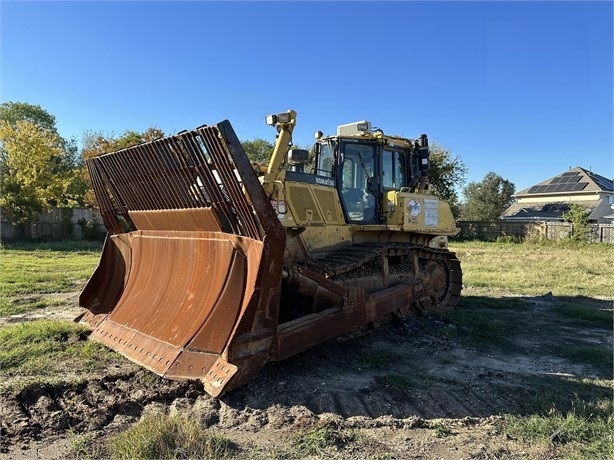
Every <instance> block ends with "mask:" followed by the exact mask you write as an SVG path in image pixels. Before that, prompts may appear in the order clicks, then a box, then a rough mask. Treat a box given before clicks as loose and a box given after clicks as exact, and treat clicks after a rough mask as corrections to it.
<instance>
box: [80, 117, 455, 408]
mask: <svg viewBox="0 0 614 460" xmlns="http://www.w3.org/2000/svg"><path fill="white" fill-rule="evenodd" d="M296 118H297V114H296V112H295V111H294V110H288V111H286V112H282V113H279V114H274V115H269V116H267V117H266V122H267V124H269V125H271V126H272V127H274V128H275V129H276V140H275V145H274V149H273V153H272V155H271V158H270V160H269V162H268V164H266V165H262V164H257V163H252V162H251V161H250V160H249V158H248V156H247V155H246V153H245V151H244V149H243V147H242V144H241V142H240V141H239V139H238V138H237V135H236V133H235V131H234V129H233V127H232V125H231V123H230V122H229V121H228V120H224V121H222V122H220V123H217V124H215V125H203V126H200V127H198V128H196V129H193V130H191V131H183V132H180V133H178V134H176V135H173V136H169V137H166V138H163V139H158V140H154V141H151V142H148V143H144V144H140V145H137V146H134V147H129V148H126V149H123V150H119V151H117V152H113V153H108V154H104V155H101V156H98V157H95V158H92V159H89V160H87V168H88V172H89V175H90V178H91V181H92V186H93V189H94V192H95V196H96V200H97V204H98V207H99V210H100V214H101V217H102V220H103V222H104V225H105V227H106V230H107V236H106V239H105V242H104V246H103V249H102V254H101V256H100V261H99V265H98V267H97V268H96V270H95V271H94V273H93V275H92V276H91V278H90V279H89V281H88V282H87V284H86V286H85V287H84V289H83V290H82V292H81V294H80V297H79V304H80V305H81V306H82V307H83V308H84V313H83V314H82V315H81V317H80V318H78V321H80V322H82V323H84V324H86V325H88V326H89V327H90V328H91V330H92V331H91V333H90V336H89V337H90V339H92V340H95V341H98V342H101V343H103V344H105V345H107V346H108V347H110V348H111V349H113V350H115V351H117V352H119V353H121V354H123V355H124V356H125V357H127V358H128V359H130V360H132V361H134V362H136V363H138V364H140V365H141V366H144V367H145V368H147V369H149V370H151V371H153V372H154V373H156V374H158V375H160V376H163V377H165V378H169V379H200V380H201V381H202V382H203V385H204V388H205V390H206V391H207V392H208V393H209V394H210V395H212V396H213V397H221V396H222V395H224V394H225V393H226V392H228V391H230V390H233V389H235V388H238V387H240V386H242V385H244V384H245V383H247V382H248V381H249V380H250V379H252V378H253V377H254V376H255V375H256V374H257V373H258V372H259V370H260V369H261V368H262V367H263V366H264V365H265V364H266V363H268V362H271V361H280V360H283V359H286V358H288V357H290V356H292V355H295V354H296V353H299V352H302V351H304V350H306V349H308V348H310V347H313V346H315V345H317V344H319V343H322V342H324V341H327V340H330V339H332V338H334V337H337V336H340V335H343V334H345V333H347V332H349V331H352V330H361V329H364V328H369V327H373V326H377V325H379V324H380V323H382V322H386V321H388V320H389V319H390V318H394V317H401V318H403V317H405V316H407V315H412V314H420V313H421V312H426V311H430V310H434V309H439V308H444V307H452V306H455V305H456V304H457V302H458V300H459V296H460V293H461V288H462V271H461V267H460V262H459V260H458V259H457V258H456V257H455V254H454V253H453V252H451V251H450V250H449V249H448V236H452V235H455V234H456V233H457V232H458V229H457V228H456V222H455V220H454V217H453V215H452V212H451V210H450V207H449V205H448V203H446V202H445V201H442V200H440V199H438V198H437V197H436V196H434V195H433V194H431V193H430V192H429V185H428V172H429V145H428V138H427V136H426V135H424V134H422V135H420V136H419V137H417V138H416V139H407V138H403V137H399V136H393V135H387V134H385V133H384V131H383V130H381V129H378V128H376V127H373V126H372V125H371V123H370V122H368V121H365V120H363V121H359V122H355V123H349V124H344V125H341V126H338V127H337V132H336V135H328V136H324V134H323V133H322V132H321V131H318V132H316V139H315V143H314V145H313V149H311V150H306V149H298V148H292V147H293V143H292V134H293V131H294V128H295V126H296Z"/></svg>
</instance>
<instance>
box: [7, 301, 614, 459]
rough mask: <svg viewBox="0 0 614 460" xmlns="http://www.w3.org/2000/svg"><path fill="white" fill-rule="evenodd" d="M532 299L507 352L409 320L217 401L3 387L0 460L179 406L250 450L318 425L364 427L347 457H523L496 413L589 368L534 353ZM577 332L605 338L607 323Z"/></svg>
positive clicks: (320, 349)
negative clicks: (524, 326) (524, 327)
mask: <svg viewBox="0 0 614 460" xmlns="http://www.w3.org/2000/svg"><path fill="white" fill-rule="evenodd" d="M533 300H534V299H529V300H528V304H529V305H533V308H532V309H529V310H528V311H522V312H520V313H519V320H522V321H525V322H526V323H527V330H526V332H523V333H522V334H520V335H518V337H516V338H515V339H516V340H515V343H514V346H513V347H509V349H506V348H500V349H493V348H492V347H480V346H475V344H471V343H468V342H467V341H463V340H461V339H458V336H457V335H455V334H456V333H457V332H458V331H456V330H455V326H454V325H452V324H449V323H447V322H446V321H442V320H440V319H438V318H437V317H436V316H432V317H428V316H426V317H421V318H410V319H408V320H405V321H404V322H398V323H393V324H390V325H388V326H387V327H386V328H383V329H377V330H373V331H370V332H368V333H366V334H365V335H363V336H360V337H357V338H352V339H349V340H348V339H347V337H342V338H339V339H337V340H332V341H329V342H327V343H324V344H322V345H320V346H317V347H315V348H312V349H310V350H308V351H306V352H304V353H301V354H299V355H297V356H295V357H292V358H289V359H287V360H285V361H283V362H279V363H269V364H268V365H266V366H265V367H264V368H263V369H262V370H261V372H260V373H259V374H258V375H257V376H256V377H255V378H254V379H253V380H252V381H250V382H249V383H248V384H247V385H245V386H244V387H242V388H239V389H237V390H235V391H233V392H231V393H229V394H228V395H226V396H225V397H223V398H221V399H214V398H212V397H211V396H209V395H208V394H206V393H205V392H204V390H203V386H202V384H201V382H199V381H169V380H164V379H161V378H159V377H157V376H155V375H153V374H152V373H150V372H148V371H146V370H142V369H139V370H137V371H125V370H124V371H119V372H114V373H113V375H92V376H91V377H90V378H87V379H86V380H84V381H81V382H77V383H68V382H60V383H55V384H41V383H37V384H30V385H28V386H26V387H25V388H24V389H22V390H20V391H19V392H10V391H8V390H7V391H5V392H4V393H2V394H0V417H1V428H0V430H1V431H0V457H2V458H24V459H26V458H37V457H39V458H43V457H44V458H67V457H68V458H70V457H71V456H72V457H77V456H78V455H77V454H76V452H75V445H74V444H75V441H74V440H75V439H81V438H80V437H83V438H85V437H87V438H88V439H91V440H92V441H91V444H92V445H96V446H98V448H100V446H102V445H103V444H104V442H105V439H107V438H108V437H109V436H110V435H112V434H114V433H117V432H119V431H121V430H124V429H126V428H127V427H129V426H131V425H132V424H134V423H135V422H137V421H138V420H139V419H141V418H142V417H144V416H147V415H153V414H169V415H173V414H178V415H183V416H189V417H192V418H193V419H195V420H197V421H198V422H199V423H201V424H202V425H203V426H206V427H209V429H211V430H213V431H215V432H218V433H221V434H224V435H226V436H228V437H229V438H230V439H232V440H233V442H235V443H238V444H239V445H241V446H242V448H243V449H245V451H246V452H253V451H254V449H255V450H256V451H258V452H275V451H279V450H281V451H283V450H284V449H286V448H287V447H288V445H289V444H291V442H292V439H293V438H294V437H295V436H296V434H297V433H299V432H300V431H301V430H306V429H310V428H313V427H316V426H320V425H322V424H326V425H328V426H334V427H336V428H339V429H352V430H359V431H360V433H361V436H363V438H362V441H361V443H360V446H358V447H347V449H346V450H344V451H343V458H366V457H368V456H369V455H375V454H382V455H383V454H386V455H388V456H389V457H387V458H398V459H402V458H523V457H526V455H527V451H526V449H531V447H530V446H526V445H523V444H522V443H520V442H519V441H517V440H513V439H510V438H508V437H506V436H504V435H503V434H502V433H500V432H499V430H498V428H497V426H498V421H499V420H500V415H501V414H503V413H518V414H525V413H527V414H530V413H531V412H526V411H527V410H534V408H530V409H527V400H529V399H531V398H532V397H535V395H536V394H537V395H540V396H539V397H541V398H543V399H544V400H545V402H546V403H549V402H554V400H553V401H549V400H548V398H549V397H550V395H549V394H548V392H547V391H546V392H544V389H547V388H551V387H556V388H558V389H559V391H560V392H563V393H566V394H570V395H573V394H574V393H577V392H578V390H579V387H578V386H577V385H579V383H578V382H577V381H576V380H574V379H570V378H569V376H570V375H576V376H579V377H583V376H586V375H592V371H591V369H590V366H588V365H579V364H578V365H575V364H574V365H572V364H571V363H568V362H566V361H564V360H562V359H561V358H560V357H557V356H552V355H549V354H543V353H542V352H541V351H542V350H541V349H540V348H539V346H538V345H539V344H540V343H541V342H542V341H543V337H540V336H539V335H537V336H536V335H535V331H538V330H540V328H541V327H546V326H548V324H549V321H550V320H551V318H550V317H549V316H548V315H543V314H540V311H541V310H542V309H544V308H548V305H551V304H552V302H555V301H556V299H551V298H547V299H542V298H537V299H535V300H534V303H533V304H531V302H532V301H533ZM540 321H541V323H540V324H535V323H536V322H540ZM583 334H586V335H587V336H589V337H593V338H595V340H598V341H599V343H604V342H603V340H607V339H604V337H607V336H609V331H604V330H589V329H584V332H583ZM556 337H557V336H556V334H555V335H554V336H552V335H550V336H548V341H551V340H553V339H555V338H556ZM436 427H439V429H437V428H436ZM353 449H354V450H353ZM540 454H541V453H536V452H535V451H534V450H533V451H532V455H537V456H539V455H540ZM543 454H544V455H546V454H547V453H543ZM271 457H272V456H271ZM248 458H250V457H249V455H248ZM251 458H253V457H251ZM382 458H384V457H382Z"/></svg>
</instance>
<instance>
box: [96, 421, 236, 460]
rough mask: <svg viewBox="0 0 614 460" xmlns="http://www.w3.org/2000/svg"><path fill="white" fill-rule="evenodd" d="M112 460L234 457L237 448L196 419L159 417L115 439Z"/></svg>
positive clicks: (112, 442) (111, 454)
mask: <svg viewBox="0 0 614 460" xmlns="http://www.w3.org/2000/svg"><path fill="white" fill-rule="evenodd" d="M108 450H109V454H110V456H111V458H114V459H135V458H143V459H145V458H151V459H153V458H160V459H162V458H163V459H176V458H199V459H226V458H233V455H232V454H233V452H234V450H235V449H234V446H233V444H232V443H231V442H230V440H229V439H228V438H226V437H224V436H221V435H218V434H214V433H210V432H209V431H208V430H207V428H206V427H204V426H202V425H200V424H198V423H197V422H195V421H194V420H191V419H189V418H185V417H179V416H166V415H157V416H149V417H145V418H143V419H141V421H139V422H138V423H137V424H136V425H133V426H131V427H130V428H128V429H127V430H125V431H123V432H121V433H119V434H117V435H115V436H113V437H112V438H111V439H110V441H109V445H108Z"/></svg>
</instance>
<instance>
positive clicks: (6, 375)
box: [0, 242, 614, 458]
mask: <svg viewBox="0 0 614 460" xmlns="http://www.w3.org/2000/svg"><path fill="white" fill-rule="evenodd" d="M100 250H101V245H100V244H92V243H78V242H76V243H57V244H47V245H43V246H40V245H39V246H34V245H4V246H2V247H0V318H10V317H11V316H12V315H23V314H27V313H28V312H35V311H37V310H39V309H41V308H56V307H58V308H60V307H62V306H65V305H66V304H67V303H68V302H69V301H68V300H66V299H65V298H63V297H62V296H58V294H61V293H75V292H78V291H79V290H80V289H82V287H83V286H84V284H85V282H86V281H87V279H88V277H89V276H90V275H91V274H92V273H93V271H94V269H95V267H96V265H97V263H98V259H99V255H100ZM451 250H452V251H455V252H456V254H457V256H458V258H459V259H460V260H461V264H462V269H463V285H464V290H463V293H462V299H461V305H460V307H461V308H458V309H455V310H452V311H448V312H445V313H442V314H440V315H439V316H438V317H439V318H441V321H443V322H444V323H445V324H448V325H449V327H447V328H445V329H437V330H434V331H433V334H438V335H440V336H441V335H442V334H443V335H444V336H445V338H448V339H449V340H451V341H457V342H461V343H464V344H469V346H471V347H478V348H483V349H486V350H493V353H501V352H505V351H506V350H509V349H512V348H514V347H518V341H517V340H515V339H518V337H524V336H528V337H535V340H539V343H538V344H537V345H534V346H532V348H527V350H529V349H530V350H531V352H532V353H537V356H535V357H534V358H535V359H538V358H540V357H541V356H545V355H550V356H556V357H559V358H560V359H561V360H565V362H567V363H569V364H570V365H576V364H577V365H578V366H580V365H582V366H584V365H589V366H592V368H593V369H595V372H596V375H593V376H591V377H560V376H552V377H549V376H545V377H543V378H540V379H538V380H535V379H533V380H530V381H529V380H528V381H527V384H526V394H524V395H523V398H525V402H524V403H523V404H524V406H523V407H522V410H515V411H509V412H504V413H501V414H499V415H501V416H502V417H503V418H502V422H501V425H500V426H499V428H498V429H500V430H502V431H503V432H505V433H506V436H508V437H509V439H512V440H515V439H518V440H522V442H524V443H526V445H531V444H540V445H544V446H546V447H545V449H546V450H548V449H550V450H548V452H549V456H550V458H608V457H609V455H610V454H611V453H612V449H614V443H613V441H612V431H614V423H613V419H612V411H613V406H612V398H611V397H612V383H613V380H612V350H611V349H609V350H608V349H607V348H604V347H603V345H601V344H597V343H593V342H591V341H590V340H589V339H590V337H587V336H586V335H583V333H582V332H583V331H603V332H605V333H607V332H608V331H611V330H612V321H613V320H612V318H613V317H612V301H613V300H614V287H613V286H614V283H613V282H614V247H612V246H607V245H597V244H592V245H590V244H575V245H570V244H514V243H481V242H454V243H452V244H451ZM552 298H555V299H556V302H550V300H551V299H552ZM542 299H543V301H544V302H547V305H548V308H546V309H541V310H540V309H537V310H535V312H536V313H533V312H534V310H533V309H531V308H532V305H533V304H535V303H539V302H541V301H542ZM72 302H74V300H73V301H72ZM529 311H530V312H531V315H535V316H534V317H533V318H534V320H535V321H534V323H535V324H533V322H522V321H519V320H518V318H519V317H520V316H521V315H520V314H521V313H525V315H524V317H526V316H527V314H526V313H527V312H529ZM428 324H430V323H425V324H424V325H423V328H424V329H425V330H426V329H427V328H428ZM438 324H439V323H438ZM83 334H84V329H83V328H82V326H80V325H78V324H74V323H70V322H65V321H53V320H44V321H42V320H38V321H28V322H20V323H16V324H12V323H11V322H7V323H6V324H5V325H4V326H2V327H0V379H5V383H4V384H3V387H4V388H8V387H7V386H6V385H9V386H10V384H7V383H6V382H7V381H9V379H10V378H14V377H16V376H17V377H19V379H18V380H19V381H20V382H21V383H20V384H19V385H23V379H24V378H25V379H27V378H32V379H37V380H51V381H53V380H57V379H58V376H61V375H62V373H63V372H65V371H66V370H67V367H71V368H72V369H71V370H72V371H74V372H76V373H79V372H80V373H83V374H85V375H87V374H88V372H90V371H92V370H97V369H101V368H103V367H104V366H105V365H107V364H108V363H111V362H112V361H113V360H117V359H120V358H118V357H117V355H114V354H113V353H112V352H110V351H108V350H107V349H106V348H104V347H102V346H99V345H98V344H94V343H92V342H89V341H84V340H82V338H83ZM563 336H564V340H563V339H562V337H563ZM525 338H526V337H525ZM399 353H400V351H396V350H370V351H366V352H364V353H363V355H362V356H361V358H360V359H361V361H362V363H363V364H364V365H365V366H366V368H367V369H370V370H376V371H377V370H380V371H382V373H383V374H382V376H381V377H380V378H379V383H381V385H384V386H387V387H390V388H393V389H394V390H395V391H399V392H411V391H412V381H411V380H410V379H409V378H408V377H407V376H405V375H400V374H398V373H397V372H392V371H391V372H388V367H387V366H389V363H390V362H393V361H398V360H401V359H403V357H402V356H400V354H399ZM448 359H451V358H448ZM414 383H415V382H414ZM520 384H522V382H520ZM502 391H507V390H502ZM544 394H547V395H548V396H547V397H544ZM433 423H434V425H433V426H435V425H436V426H437V427H438V428H437V430H435V431H436V435H437V437H441V438H447V437H449V436H450V432H449V428H447V427H446V426H444V425H439V424H438V423H439V422H437V423H435V422H433ZM156 427H160V428H159V432H157V433H154V432H153V431H155V430H156V429H157V428H156ZM152 430H153V431H152ZM327 430H328V431H327ZM329 431H330V432H329ZM169 433H170V434H169ZM331 433H332V434H331ZM340 433H341V434H343V436H341V434H340ZM333 434H334V435H335V436H333ZM350 434H351V436H350V435H349V434H347V433H345V432H341V431H338V430H337V431H335V430H332V431H331V428H330V427H329V428H327V429H324V428H322V427H318V428H317V429H314V430H313V431H309V430H307V431H302V432H301V433H299V435H298V436H297V437H296V438H295V439H294V440H293V441H292V442H293V443H294V444H293V445H294V449H295V451H294V453H293V454H292V455H294V456H292V455H290V456H289V457H284V458H301V455H314V456H316V457H318V458H320V457H321V458H324V456H325V453H324V452H325V449H324V448H325V447H326V446H327V443H333V444H334V443H337V444H339V443H340V441H339V439H338V438H339V437H340V436H341V437H342V438H343V442H348V443H351V442H358V441H357V440H359V439H360V438H359V436H358V435H357V434H356V433H354V432H352V433H350ZM131 436H132V437H131ZM169 437H170V438H172V439H170V440H169ZM173 437H174V438H173ZM136 439H138V442H137V441H136ZM186 439H187V440H189V442H188V441H186ZM331 439H333V441H331ZM165 440H169V442H171V443H175V442H177V441H179V442H183V443H184V444H183V445H184V446H187V445H192V441H194V442H193V449H195V450H193V451H192V452H191V453H190V452H186V451H185V449H184V450H183V451H181V455H188V456H189V455H192V456H198V455H209V456H211V457H213V458H217V457H228V456H230V455H231V454H230V450H229V447H228V446H229V443H230V442H231V441H232V439H230V440H228V439H226V438H220V437H215V436H212V435H210V434H209V433H207V432H205V431H203V432H201V431H199V429H198V427H195V426H194V425H193V424H191V423H184V421H181V420H168V419H155V418H154V419H151V418H150V419H144V421H143V425H140V424H137V425H135V426H134V429H132V430H129V431H125V432H124V433H123V435H122V436H121V437H118V438H115V439H114V440H113V442H111V444H110V445H109V446H110V447H109V449H110V451H107V453H109V452H110V453H111V454H113V455H114V456H115V457H116V458H129V457H130V456H134V455H144V454H146V455H153V456H156V454H160V455H161V454H164V455H166V456H168V457H171V458H172V457H173V455H175V454H173V452H172V449H171V450H169V446H168V445H167V444H165V442H166V441H165ZM181 440H183V441H181ZM138 443H144V444H145V445H146V446H149V447H151V445H152V443H153V444H156V443H158V444H159V445H158V447H156V448H157V449H158V450H156V451H148V450H142V451H139V450H138V445H139V444H138ZM314 446H315V447H314ZM548 446H549V447H548ZM186 448H187V447H186ZM113 449H115V451H113ZM144 449H145V448H144ZM198 449H201V450H198ZM202 449H205V450H204V451H203V450H202ZM322 449H324V450H322ZM203 452H204V453H203ZM271 458H272V457H271ZM381 458H393V457H381Z"/></svg>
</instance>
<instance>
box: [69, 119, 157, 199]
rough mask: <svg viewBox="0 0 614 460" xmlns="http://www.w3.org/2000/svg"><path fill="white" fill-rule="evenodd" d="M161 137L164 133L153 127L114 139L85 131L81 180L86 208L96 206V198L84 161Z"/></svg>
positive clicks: (125, 133)
mask: <svg viewBox="0 0 614 460" xmlns="http://www.w3.org/2000/svg"><path fill="white" fill-rule="evenodd" d="M163 137H164V131H162V130H161V129H159V128H155V127H150V128H148V129H147V130H145V131H143V132H142V133H139V132H137V131H125V132H124V133H123V134H122V135H120V136H119V137H115V136H114V135H113V134H111V135H105V134H103V133H102V132H92V131H86V132H85V134H84V135H83V148H82V149H81V157H82V159H83V161H82V165H81V180H82V181H83V183H84V204H85V205H86V206H94V205H95V204H96V197H95V196H94V190H93V188H92V184H91V180H90V176H89V173H88V172H87V168H86V166H85V160H89V159H90V158H94V157H97V156H98V155H103V154H105V153H111V152H115V151H117V150H121V149H125V148H128V147H133V146H135V145H139V144H142V143H144V142H151V141H154V140H156V139H161V138H163Z"/></svg>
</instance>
